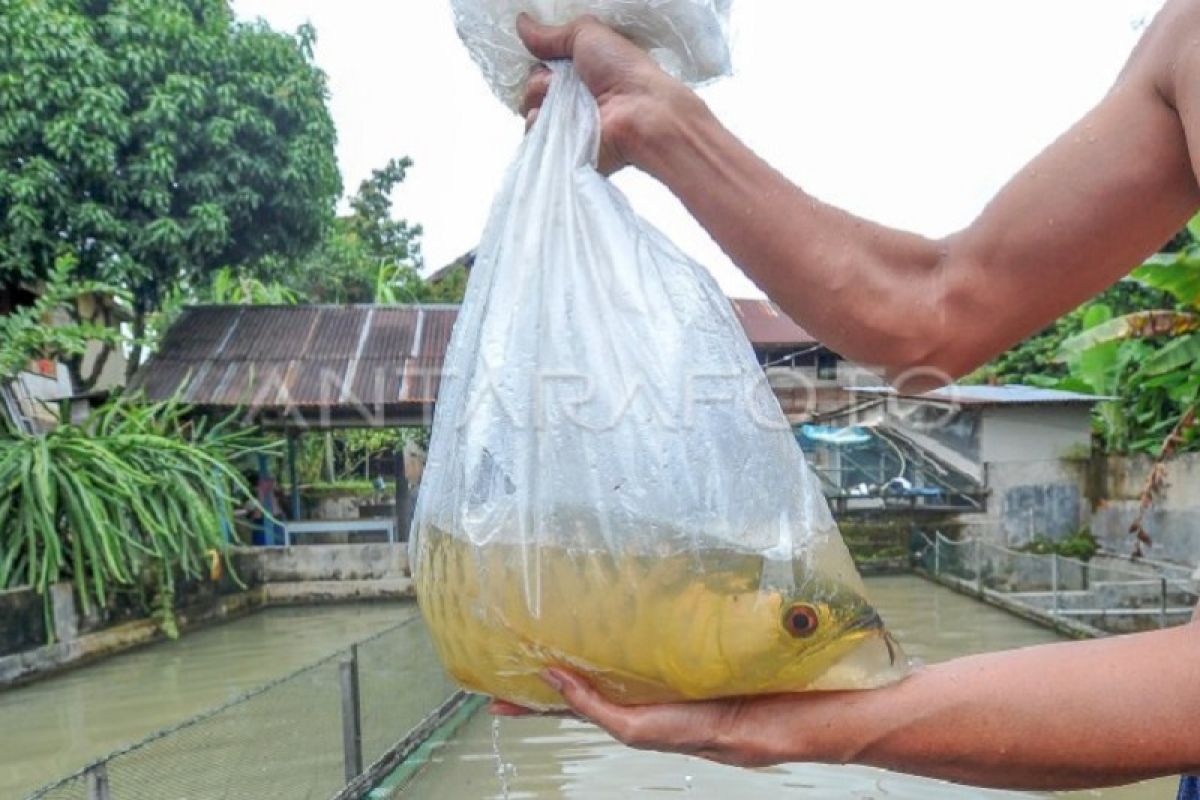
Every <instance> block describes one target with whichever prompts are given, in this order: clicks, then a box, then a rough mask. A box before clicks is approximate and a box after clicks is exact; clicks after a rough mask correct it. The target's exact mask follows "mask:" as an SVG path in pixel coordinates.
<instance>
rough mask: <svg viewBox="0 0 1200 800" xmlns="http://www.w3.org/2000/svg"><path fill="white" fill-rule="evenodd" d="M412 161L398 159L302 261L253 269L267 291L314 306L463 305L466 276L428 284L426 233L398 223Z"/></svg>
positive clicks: (365, 186) (268, 262) (362, 189)
mask: <svg viewBox="0 0 1200 800" xmlns="http://www.w3.org/2000/svg"><path fill="white" fill-rule="evenodd" d="M411 168H412V161H411V160H409V159H407V158H402V159H394V160H392V161H390V162H388V163H387V164H386V165H385V166H384V167H383V168H382V169H377V170H375V171H374V172H373V173H372V174H371V177H370V178H368V179H367V180H365V181H363V182H362V184H361V185H360V186H359V188H358V192H357V194H355V195H354V197H352V198H350V213H349V214H347V215H346V216H343V217H339V218H338V219H337V220H336V221H335V222H334V224H333V226H332V228H331V229H330V231H329V233H328V235H327V236H326V237H325V239H324V240H323V241H322V242H321V244H320V246H319V247H317V248H316V249H315V250H314V251H313V252H312V253H310V254H309V255H308V256H306V257H304V258H301V259H287V258H271V259H265V260H264V261H263V262H261V263H260V264H257V265H256V266H255V268H254V270H255V273H256V274H257V275H258V276H259V277H261V278H262V279H263V280H264V281H266V282H267V283H268V285H274V284H278V285H281V286H286V287H288V288H290V289H291V291H292V292H293V293H294V294H295V295H296V296H297V297H299V298H302V299H303V300H304V301H305V302H311V303H335V304H342V303H380V304H385V305H394V304H400V303H458V302H461V301H462V298H463V294H464V293H465V291H466V270H465V269H462V270H461V271H456V272H455V273H454V274H452V275H450V276H447V279H446V280H444V281H442V282H440V283H439V284H437V285H432V284H430V283H428V282H426V281H425V280H424V279H422V277H421V269H422V267H423V264H424V260H423V257H422V255H421V243H420V242H421V233H422V230H421V227H420V226H419V225H414V224H412V223H410V222H407V221H405V220H398V219H396V218H395V217H394V216H393V202H392V196H393V195H394V194H395V192H396V191H397V189H398V188H399V187H400V185H401V184H402V183H403V182H404V180H405V179H406V178H407V176H408V170H409V169H411Z"/></svg>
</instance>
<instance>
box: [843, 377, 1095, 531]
mask: <svg viewBox="0 0 1200 800" xmlns="http://www.w3.org/2000/svg"><path fill="white" fill-rule="evenodd" d="M852 391H854V392H855V393H856V394H859V395H864V396H867V397H875V398H877V399H878V401H879V405H878V407H877V408H876V409H874V412H873V413H874V414H875V415H876V416H877V418H879V419H880V420H881V421H882V424H883V425H885V426H886V427H887V428H889V429H891V430H893V431H895V432H897V433H899V434H901V435H903V436H905V437H907V438H908V439H910V440H911V441H913V442H915V443H916V444H918V445H919V446H920V447H921V448H922V449H924V450H925V451H927V452H929V453H931V454H932V455H934V456H935V457H937V458H939V459H940V460H942V461H944V462H946V463H948V464H950V465H952V466H953V467H955V468H956V469H957V470H959V471H961V472H963V473H965V474H968V475H971V476H972V477H974V478H975V480H977V481H979V482H980V483H982V484H983V485H984V486H985V487H986V488H987V490H988V492H989V497H990V499H989V503H988V509H987V519H984V520H980V521H979V522H980V524H982V525H986V526H990V527H991V528H993V529H994V530H986V531H984V534H985V535H987V536H990V537H992V538H994V539H996V540H998V541H1000V542H1001V543H1004V544H1021V543H1024V542H1026V541H1028V540H1029V539H1030V538H1032V537H1034V536H1039V535H1042V536H1050V537H1052V538H1057V537H1061V536H1066V535H1070V534H1072V533H1074V532H1075V531H1077V530H1079V528H1080V527H1081V526H1082V524H1083V520H1084V516H1085V511H1086V510H1087V508H1086V502H1085V495H1086V488H1087V474H1086V473H1087V469H1086V465H1087V462H1088V458H1089V455H1090V452H1091V442H1092V410H1093V408H1094V407H1095V405H1096V404H1097V403H1100V402H1104V401H1106V400H1111V399H1113V398H1109V397H1104V396H1099V395H1089V394H1079V393H1076V392H1064V391H1057V390H1052V389H1042V388H1038V387H1032V386H957V385H952V386H947V387H945V388H943V389H938V390H936V391H933V392H928V393H926V394H922V395H899V394H897V393H896V392H895V391H894V390H892V389H890V388H885V387H868V388H861V389H855V390H852ZM869 413H871V412H869Z"/></svg>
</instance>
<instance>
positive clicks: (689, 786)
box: [683, 775, 692, 792]
mask: <svg viewBox="0 0 1200 800" xmlns="http://www.w3.org/2000/svg"><path fill="white" fill-rule="evenodd" d="M683 785H684V786H685V787H686V788H687V790H688V791H689V792H690V791H691V790H692V776H691V775H684V776H683Z"/></svg>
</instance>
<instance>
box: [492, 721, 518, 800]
mask: <svg viewBox="0 0 1200 800" xmlns="http://www.w3.org/2000/svg"><path fill="white" fill-rule="evenodd" d="M492 755H494V756H495V757H496V778H497V779H498V780H499V781H500V797H501V798H503V800H509V797H508V769H507V767H506V765H505V763H504V757H503V756H501V755H500V718H499V717H492ZM514 772H515V770H514Z"/></svg>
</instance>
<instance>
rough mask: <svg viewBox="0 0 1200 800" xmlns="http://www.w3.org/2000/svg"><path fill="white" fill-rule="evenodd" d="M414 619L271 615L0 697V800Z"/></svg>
mask: <svg viewBox="0 0 1200 800" xmlns="http://www.w3.org/2000/svg"><path fill="white" fill-rule="evenodd" d="M415 614H416V608H415V606H412V605H403V606H398V605H394V604H392V605H388V604H383V605H361V606H359V605H354V606H338V607H331V608H280V609H271V610H268V611H263V612H261V613H257V614H254V615H252V616H248V617H245V618H243V619H239V620H236V621H234V622H231V623H228V624H225V625H219V626H216V627H211V628H206V629H203V630H200V631H197V632H195V633H188V634H186V635H184V637H183V638H181V639H180V640H178V641H175V642H163V643H161V644H155V645H153V646H150V647H145V648H142V649H139V650H134V651H131V652H129V653H125V654H123V655H120V656H116V657H114V658H111V659H108V660H106V661H102V662H100V663H98V664H95V665H92V666H89V667H85V668H82V669H79V670H76V671H74V672H69V673H66V674H64V675H61V676H59V677H56V678H50V679H48V680H45V681H41V682H39V683H34V684H31V685H29V686H25V687H22V688H19V689H14V690H10V691H7V692H0V798H3V799H4V800H10V798H19V797H24V796H25V795H26V794H28V793H29V792H31V791H33V790H34V789H37V788H38V787H40V786H42V785H44V784H46V783H49V782H50V781H52V780H54V779H56V778H60V777H62V776H64V775H66V774H69V773H72V772H74V771H76V770H78V769H80V768H81V767H83V766H85V765H87V764H88V763H90V762H91V761H94V760H95V759H97V758H100V757H102V756H104V755H107V754H108V753H110V752H112V751H113V750H115V749H117V748H119V747H122V746H125V745H128V744H132V743H134V742H137V741H140V740H141V739H143V738H145V737H146V736H147V735H149V734H151V733H153V732H155V731H156V730H159V729H161V728H164V727H167V726H170V725H174V724H177V723H179V722H182V721H183V720H186V719H188V718H190V717H192V716H194V715H196V714H198V713H200V712H203V711H206V710H208V709H211V708H214V707H216V706H219V705H221V704H223V703H225V702H227V701H229V700H231V699H233V698H234V697H236V696H238V695H240V694H242V693H244V692H246V691H248V690H250V689H253V688H256V687H258V686H261V685H263V684H265V683H268V682H270V681H272V680H274V679H276V678H280V677H283V676H284V675H287V674H289V673H291V672H294V671H295V670H297V669H299V668H301V667H304V666H307V665H309V664H312V663H314V662H316V661H319V660H320V659H322V658H325V657H326V656H328V655H330V654H331V653H334V652H335V651H338V650H342V649H344V648H346V647H348V646H349V645H350V644H352V643H354V642H357V641H360V640H362V639H365V638H367V637H369V636H371V635H373V634H375V633H377V632H379V631H382V630H384V629H386V628H389V627H391V626H393V625H396V624H397V623H399V622H401V621H403V620H404V619H405V618H406V617H409V616H413V615H415Z"/></svg>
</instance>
